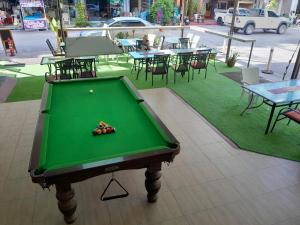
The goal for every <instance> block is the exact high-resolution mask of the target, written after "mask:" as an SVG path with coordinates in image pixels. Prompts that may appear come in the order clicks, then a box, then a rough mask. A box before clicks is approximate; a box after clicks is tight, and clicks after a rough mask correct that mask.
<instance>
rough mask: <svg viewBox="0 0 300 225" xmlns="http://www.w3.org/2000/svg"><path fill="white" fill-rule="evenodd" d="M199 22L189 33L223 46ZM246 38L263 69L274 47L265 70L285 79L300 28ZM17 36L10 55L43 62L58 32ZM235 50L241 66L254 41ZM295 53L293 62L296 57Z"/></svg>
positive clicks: (255, 61) (15, 33) (221, 28)
mask: <svg viewBox="0 0 300 225" xmlns="http://www.w3.org/2000/svg"><path fill="white" fill-rule="evenodd" d="M202 27H204V28H206V29H210V30H213V31H219V32H224V33H227V32H228V30H229V27H226V26H218V25H208V26H202ZM197 28H198V27H197V26H192V27H191V29H190V30H185V35H186V34H187V33H188V32H192V33H194V34H197V35H200V42H199V44H203V45H207V46H209V47H212V48H217V49H219V50H222V48H223V43H224V38H223V37H220V36H216V35H212V34H207V33H203V32H200V31H198V30H197ZM180 34H181V33H180V30H164V31H163V35H165V36H166V37H169V36H179V35H180ZM78 35H79V32H72V33H70V34H69V36H78ZM235 35H236V36H238V37H242V38H251V39H255V40H256V42H255V45H254V50H253V55H252V60H251V66H258V67H259V68H260V69H261V70H263V69H266V67H267V62H268V57H269V53H270V49H271V48H272V47H273V48H274V55H273V60H272V65H271V69H272V70H273V71H274V74H273V75H266V74H262V76H264V77H265V78H266V79H269V80H281V79H282V76H283V73H284V71H285V68H286V66H287V65H288V61H289V60H290V58H291V57H292V55H293V52H294V50H295V49H296V46H297V43H298V41H299V37H300V29H299V28H296V27H291V28H289V29H288V30H287V32H286V33H285V34H283V35H279V34H276V33H275V32H274V31H270V32H268V33H264V32H263V31H257V32H255V33H254V34H252V35H248V36H247V35H244V34H243V33H242V32H240V33H237V34H235ZM13 36H14V40H15V43H16V47H17V50H18V53H17V55H16V56H14V57H8V58H10V59H12V60H15V61H18V62H23V63H27V64H32V63H39V62H40V59H41V57H42V56H43V55H48V54H50V51H49V49H48V46H47V45H46V39H50V41H51V42H52V44H53V45H55V35H54V33H53V32H51V31H32V32H25V31H19V30H15V31H13ZM231 49H232V52H238V53H239V55H240V56H239V59H238V64H237V66H240V67H244V66H246V65H247V62H248V56H249V52H250V43H242V42H238V41H233V42H232V48H231ZM296 55H297V54H295V56H294V59H293V62H294V60H295V58H296ZM0 57H1V58H4V57H5V54H4V52H3V50H2V51H1V52H0ZM218 57H219V58H220V59H221V60H224V57H225V55H224V54H220V55H219V56H218ZM292 69H293V63H292V64H291V66H290V67H289V71H288V74H287V78H289V77H290V74H291V72H292Z"/></svg>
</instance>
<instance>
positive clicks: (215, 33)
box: [191, 26, 256, 67]
mask: <svg viewBox="0 0 300 225" xmlns="http://www.w3.org/2000/svg"><path fill="white" fill-rule="evenodd" d="M191 28H192V30H195V31H200V32H203V33H208V34H212V35H216V36H219V37H224V38H226V39H231V40H235V41H239V42H243V43H251V48H250V53H249V57H248V63H247V67H249V66H250V62H251V57H252V52H253V47H254V43H255V42H256V40H255V39H252V38H242V37H237V36H234V35H229V34H228V33H224V32H219V31H213V30H209V29H206V28H203V27H196V26H192V27H191Z"/></svg>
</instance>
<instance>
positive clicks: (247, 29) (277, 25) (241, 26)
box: [225, 9, 290, 35]
mask: <svg viewBox="0 0 300 225" xmlns="http://www.w3.org/2000/svg"><path fill="white" fill-rule="evenodd" d="M231 21H232V14H226V16H225V24H226V25H230V24H231ZM289 25H290V21H289V19H288V18H285V17H280V16H278V15H277V14H276V13H275V12H274V11H272V10H267V9H251V10H250V11H249V14H248V15H246V16H236V18H235V23H234V30H235V31H238V30H243V31H244V34H247V35H249V34H252V33H253V32H254V30H255V29H263V30H264V31H268V30H276V32H277V33H278V34H283V33H285V31H286V30H287V28H288V26H289Z"/></svg>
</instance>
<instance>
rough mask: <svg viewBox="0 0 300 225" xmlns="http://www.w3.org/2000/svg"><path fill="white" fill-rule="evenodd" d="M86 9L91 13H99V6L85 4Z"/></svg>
mask: <svg viewBox="0 0 300 225" xmlns="http://www.w3.org/2000/svg"><path fill="white" fill-rule="evenodd" d="M86 9H87V10H88V11H92V12H99V6H98V5H94V4H86Z"/></svg>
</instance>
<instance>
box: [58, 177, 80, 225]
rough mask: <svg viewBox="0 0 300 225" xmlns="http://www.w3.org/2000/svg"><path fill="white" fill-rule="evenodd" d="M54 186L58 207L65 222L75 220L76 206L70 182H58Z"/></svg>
mask: <svg viewBox="0 0 300 225" xmlns="http://www.w3.org/2000/svg"><path fill="white" fill-rule="evenodd" d="M55 186H56V198H57V200H58V202H57V204H58V208H59V210H60V211H61V212H62V214H64V219H65V222H66V223H68V224H70V223H73V222H74V221H75V220H76V216H75V211H76V207H77V203H76V200H75V199H74V196H75V192H74V190H73V188H72V187H71V184H70V183H59V184H55Z"/></svg>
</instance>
